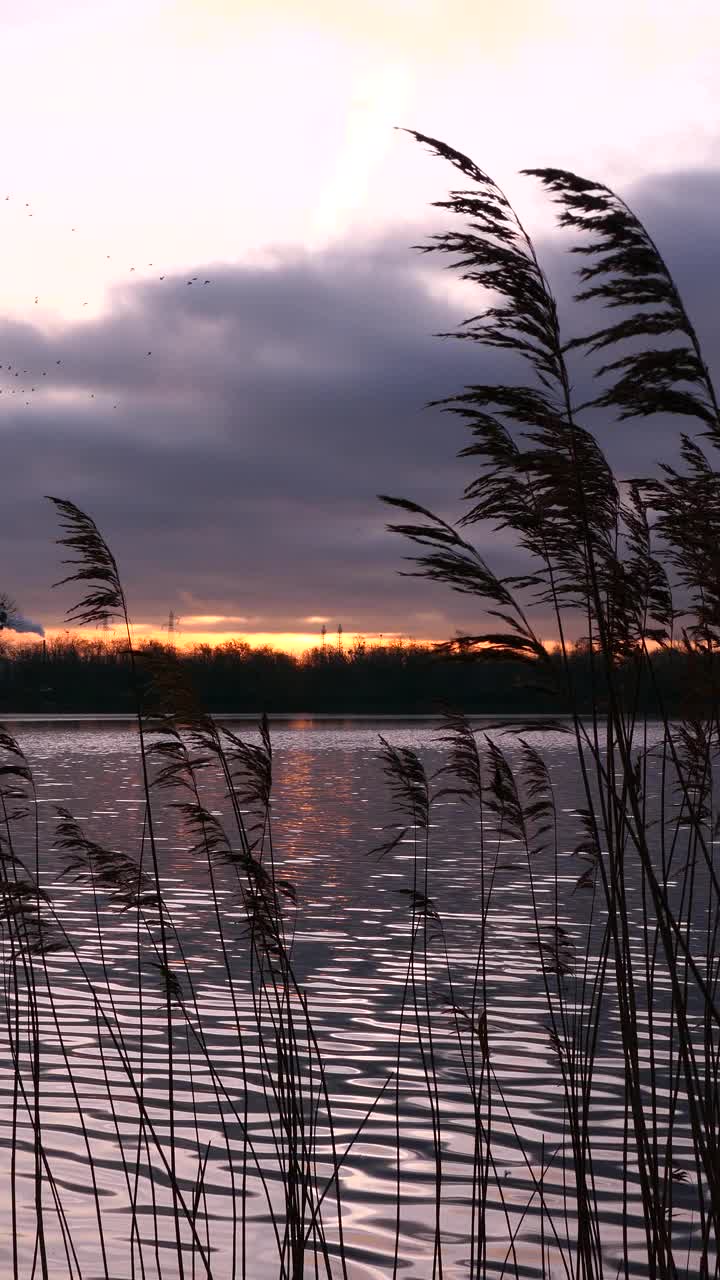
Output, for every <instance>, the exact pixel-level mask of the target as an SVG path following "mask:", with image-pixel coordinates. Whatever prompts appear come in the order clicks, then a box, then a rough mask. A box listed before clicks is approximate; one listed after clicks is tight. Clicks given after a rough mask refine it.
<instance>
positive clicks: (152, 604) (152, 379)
mask: <svg viewBox="0 0 720 1280" xmlns="http://www.w3.org/2000/svg"><path fill="white" fill-rule="evenodd" d="M0 32H1V34H2V46H1V47H2V75H1V76H0V100H1V101H2V110H3V119H4V128H3V146H2V188H1V189H0V260H1V272H0V290H1V295H0V364H1V365H2V368H1V369H0V391H2V395H0V433H1V436H2V452H1V454H0V458H1V459H2V463H1V464H0V465H1V466H2V476H3V482H2V503H0V538H1V539H2V558H1V560H0V590H5V591H7V592H8V593H9V594H10V595H12V596H13V597H14V598H15V599H16V600H17V601H18V604H19V606H20V609H21V611H22V613H23V614H24V615H25V616H26V617H27V618H30V619H32V620H34V621H36V622H38V623H40V624H42V625H44V626H45V627H46V628H48V629H50V630H52V629H53V628H57V627H60V626H63V625H64V624H63V612H64V609H65V608H66V607H67V605H68V604H69V603H70V602H71V596H70V595H69V594H68V593H67V591H65V590H64V589H63V591H52V590H51V586H50V584H51V583H52V582H53V581H54V580H55V579H56V578H58V577H59V576H61V574H60V572H59V567H58V559H59V556H58V554H57V548H55V547H54V546H53V538H54V537H55V536H56V533H55V522H54V515H53V512H52V511H51V509H50V507H49V504H47V503H45V502H44V500H43V495H44V494H46V493H48V492H49V493H55V494H58V495H59V496H62V497H67V498H70V499H72V500H73V501H74V502H76V503H77V504H78V505H80V506H81V507H83V508H85V509H87V510H88V511H89V512H90V513H91V514H92V515H93V516H94V517H95V518H96V520H97V522H98V524H99V525H100V527H101V529H102V530H103V532H104V533H105V535H106V536H107V538H108V540H109V541H110V543H111V545H112V547H113V549H114V551H115V553H116V556H117V558H118V560H119V562H120V566H121V570H122V573H123V577H124V580H125V584H126V588H127V593H128V595H129V598H130V601H131V607H132V610H133V614H134V617H135V619H136V621H137V624H138V628H139V634H151V633H153V631H155V632H156V629H157V628H158V627H159V625H160V624H161V623H162V622H163V621H164V620H165V619H166V618H167V615H168V611H169V610H170V609H173V610H174V611H175V612H176V613H177V614H178V615H180V617H181V619H182V631H181V633H180V634H181V635H182V637H183V638H184V639H185V640H188V639H193V638H196V637H203V638H207V637H208V636H210V635H214V636H228V635H243V636H246V637H247V638H248V639H251V640H252V639H253V638H257V639H262V640H267V639H268V638H269V639H274V640H275V642H277V643H282V644H283V645H286V646H292V645H293V644H295V645H298V644H304V643H310V642H311V641H312V639H313V637H317V636H318V635H319V631H320V627H321V625H322V623H323V621H324V620H325V621H326V625H327V627H328V630H329V632H332V631H334V629H335V628H336V627H337V624H338V622H339V621H340V622H342V625H343V628H344V630H345V632H346V634H348V635H350V634H352V633H356V632H359V633H364V634H367V635H377V634H378V633H383V634H385V635H389V634H397V635H400V634H402V635H405V636H415V637H416V638H423V639H425V638H427V639H429V638H432V639H439V638H443V637H446V636H448V635H450V634H452V633H453V631H455V630H456V629H457V628H466V627H471V628H472V627H473V626H474V621H473V607H472V604H471V603H470V602H469V601H468V600H467V599H466V598H463V597H460V596H457V595H453V594H452V593H450V592H449V591H448V590H447V589H445V588H442V587H438V586H435V585H434V584H429V583H423V582H419V581H415V580H412V579H408V578H399V577H398V576H397V572H396V571H397V569H398V568H399V567H401V557H402V554H403V551H404V548H403V547H402V545H401V544H400V542H399V541H398V540H397V539H395V538H393V537H392V536H391V535H389V534H387V533H386V532H385V531H384V526H385V520H386V514H385V511H384V510H383V508H382V507H381V505H380V504H379V503H378V501H377V499H376V494H377V493H378V492H391V493H400V494H403V495H404V496H408V497H412V498H415V499H416V500H417V501H420V502H422V503H423V504H425V505H428V506H432V507H433V508H434V509H436V510H438V511H439V512H440V513H441V514H443V515H444V516H445V517H446V518H450V519H454V518H456V517H457V516H458V515H459V514H460V513H461V510H462V504H461V502H460V494H461V491H462V488H463V486H464V485H465V484H466V483H467V482H468V481H469V480H470V479H471V477H472V471H471V469H470V463H468V462H467V461H465V462H459V461H458V460H457V459H456V458H455V454H456V453H457V450H458V449H459V448H461V447H462V445H463V444H464V443H465V439H464V434H463V428H462V426H461V424H459V423H458V422H455V421H454V420H452V419H451V418H449V417H448V416H447V415H442V414H441V413H440V412H439V411H435V410H433V411H429V410H427V409H424V408H423V406H424V404H425V403H426V402H427V401H428V400H429V399H431V398H440V397H442V396H444V395H449V394H451V393H452V392H453V391H456V390H459V389H460V388H461V387H462V385H463V384H464V383H465V382H467V381H478V380H479V378H478V359H479V358H482V357H478V354H477V352H475V353H473V352H472V351H470V350H468V349H466V348H465V347H464V345H463V344H460V343H453V342H449V341H442V340H440V339H438V338H434V337H433V336H432V335H433V334H434V333H436V332H438V331H440V330H447V329H448V328H452V327H454V326H455V325H456V324H457V323H458V322H459V321H461V320H462V319H463V317H464V315H466V314H468V313H469V312H470V311H472V309H473V307H474V308H475V309H478V308H477V305H476V304H477V301H478V300H477V299H475V298H472V299H471V298H469V296H468V292H467V291H466V290H464V289H461V288H460V287H459V286H458V285H457V284H456V283H455V282H454V281H453V279H452V277H451V276H450V275H449V274H448V273H447V272H442V271H441V270H440V267H439V264H438V263H437V262H436V261H435V260H434V259H433V258H427V257H420V256H419V255H418V254H417V253H416V252H413V250H412V248H411V246H412V245H414V244H417V243H418V241H420V240H423V239H425V238H426V237H427V235H428V234H429V233H430V232H432V231H433V230H436V229H437V228H438V226H440V225H442V220H441V218H440V215H439V214H438V212H437V211H433V210H431V209H429V208H428V205H429V202H430V201H431V200H433V199H442V198H443V197H444V195H445V194H446V192H447V189H448V187H449V186H451V185H453V178H452V172H451V171H450V170H448V168H447V167H445V166H444V165H443V164H442V163H441V162H440V161H439V160H437V159H434V158H432V157H431V156H430V155H428V154H427V153H426V152H425V151H424V150H423V149H422V148H420V147H418V146H417V144H416V143H414V142H413V141H412V140H411V139H410V138H409V137H408V136H407V135H406V134H404V133H401V132H398V131H397V130H396V129H395V126H398V125H402V126H409V127H412V128H416V129H419V130H421V131H424V132H427V133H431V134H434V135H435V136H438V137H441V138H443V139H445V140H446V141H447V142H449V143H450V144H452V145H453V146H455V147H457V148H459V149H460V150H463V151H467V152H468V153H469V154H471V155H472V156H473V158H474V159H475V160H476V161H477V162H478V163H479V164H481V165H482V166H483V167H484V168H485V169H486V170H488V171H489V172H490V173H491V174H492V175H493V176H494V177H495V178H496V179H497V180H498V181H499V182H500V183H501V184H502V185H503V186H505V187H506V189H507V191H508V193H509V194H510V195H511V197H513V198H514V199H515V201H516V203H517V204H518V206H519V207H520V209H521V212H522V215H523V217H524V220H525V221H526V223H527V224H528V225H529V226H530V227H531V229H532V230H533V232H534V233H535V235H536V238H537V242H538V246H539V248H540V250H541V252H543V254H544V255H545V260H546V265H547V267H548V271H549V274H550V276H551V278H553V279H556V280H557V285H558V291H559V294H560V298H561V300H562V299H563V297H567V296H569V292H570V288H571V284H570V281H569V278H568V275H567V271H566V270H563V266H562V255H561V241H560V239H559V237H558V233H557V232H556V230H555V228H554V226H553V215H552V212H551V210H549V209H548V207H547V204H546V203H545V202H544V201H543V200H542V198H541V196H540V193H539V192H538V190H537V189H536V187H535V186H534V185H533V183H532V182H531V181H530V180H529V179H526V178H522V177H519V176H518V170H520V169H521V168H523V167H526V166H531V165H532V166H537V165H556V166H560V167H565V168H571V169H575V170H577V171H578V172H580V173H582V174H585V175H587V176H593V177H598V178H600V179H602V180H603V181H605V182H607V183H609V184H610V185H612V186H615V187H617V188H619V189H620V190H621V191H622V193H623V195H625V196H626V197H627V198H628V199H629V200H630V201H631V203H633V204H634V206H635V207H636V209H637V211H638V212H639V213H640V214H641V216H643V217H644V218H645V220H646V221H647V223H648V225H649V227H650V229H651V231H652V232H653V234H654V235H655V238H656V239H657V241H658V243H659V245H660V247H661V249H662V250H663V251H664V252H665V254H666V256H667V258H668V261H669V263H670V265H671V267H672V268H673V269H674V270H675V273H676V276H677V279H678V282H679V284H680V286H681V288H682V290H683V292H684V294H685V297H686V300H687V302H688V305H689V308H690V310H691V312H692V314H693V315H694V318H695V320H696V322H697V326H698V328H699V330H700V334H701V337H702V338H703V339H704V341H705V343H706V348H707V351H708V354H709V355H710V357H711V358H712V359H716V358H717V356H718V347H719V338H720V335H719V333H718V321H717V302H716V296H715V291H716V284H713V283H712V282H711V280H710V278H709V276H708V263H709V262H712V263H713V264H714V266H715V270H717V265H718V263H720V230H719V223H718V208H719V207H720V146H719V143H720V112H719V110H718V108H719V107H720V87H719V86H720V77H718V75H717V66H718V56H719V54H720V6H718V4H717V2H716V0H686V2H685V3H684V4H683V5H682V6H681V5H678V4H677V3H676V2H674V3H664V2H663V0H647V3H645V2H641V0H617V2H616V0H606V3H605V4H603V5H602V6H590V5H588V4H585V3H582V0H567V2H560V0H498V3H495V2H494V0H467V2H464V0H361V3H359V4H354V5H351V4H343V3H341V2H339V0H284V2H283V0H262V2H258V3H251V2H249V0H177V2H176V3H172V2H167V3H161V2H159V0H121V2H117V3H116V2H115V0H25V3H24V4H22V5H20V4H19V3H14V2H13V3H6V2H3V0H0ZM188 281H191V283H190V284H188ZM206 281H208V282H209V283H205V282H206ZM485 361H486V363H485V365H484V366H483V368H484V372H483V375H482V378H483V380H485V377H486V375H487V369H488V365H487V357H485ZM16 374H17V375H18V376H17V377H16V376H15V375H16ZM661 435H662V426H657V425H653V424H650V425H648V424H646V423H644V424H637V425H633V426H632V428H631V429H627V428H626V429H624V430H623V431H622V432H621V433H618V434H616V435H615V436H614V437H613V439H612V440H608V441H605V440H604V441H603V443H604V444H607V445H608V448H609V451H610V453H611V455H612V456H613V458H614V460H615V461H617V462H618V465H619V466H620V468H621V469H622V468H623V467H627V469H628V473H629V474H633V473H635V472H637V469H638V466H639V465H641V464H642V465H643V466H644V468H645V469H646V468H647V465H648V459H649V460H650V461H651V460H652V459H653V458H654V457H655V456H656V452H657V450H658V448H659V437H660V436H661ZM483 549H484V550H485V551H486V552H487V554H488V558H489V559H490V560H491V561H492V562H493V563H499V565H500V567H501V568H502V567H503V566H504V565H505V564H508V563H511V562H512V552H511V550H510V549H509V548H508V547H506V546H505V545H504V544H503V542H502V539H500V540H497V539H495V540H493V542H492V544H488V546H487V547H484V548H483ZM503 557H504V559H503Z"/></svg>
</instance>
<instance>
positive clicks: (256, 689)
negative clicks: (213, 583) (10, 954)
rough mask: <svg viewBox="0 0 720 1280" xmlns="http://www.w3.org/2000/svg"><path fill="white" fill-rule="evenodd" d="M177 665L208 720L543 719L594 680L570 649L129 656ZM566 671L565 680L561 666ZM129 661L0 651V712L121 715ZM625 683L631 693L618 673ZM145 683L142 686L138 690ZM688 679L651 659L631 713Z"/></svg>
mask: <svg viewBox="0 0 720 1280" xmlns="http://www.w3.org/2000/svg"><path fill="white" fill-rule="evenodd" d="M163 655H165V656H167V657H168V659H171V660H172V661H173V662H177V663H178V664H179V665H180V668H181V670H182V672H183V675H184V676H185V678H186V679H187V680H188V682H189V683H190V684H191V685H192V687H193V688H194V689H195V690H196V692H197V694H198V696H199V699H200V701H201V702H202V704H203V706H204V707H205V708H206V709H207V710H208V711H211V712H214V713H261V712H263V711H266V712H268V713H276V714H278V713H283V712H288V713H293V714H298V713H302V712H305V713H311V712H315V713H325V714H332V713H337V714H347V715H350V714H378V715H380V714H408V715H409V714H414V715H419V714H432V713H435V712H438V711H439V710H441V709H443V708H448V707H450V708H458V709H462V710H463V711H465V712H467V713H469V714H474V715H478V714H490V715H494V714H503V713H507V714H511V713H512V714H522V713H526V712H528V713H536V714H554V713H562V712H563V710H564V706H563V702H564V699H563V697H562V694H561V693H560V692H559V690H560V689H561V688H562V687H567V680H568V677H569V679H570V681H571V683H572V687H573V689H574V693H575V698H576V700H577V705H578V706H580V707H581V708H583V709H585V708H587V709H590V708H591V707H592V705H593V698H594V697H595V698H597V696H598V694H599V696H600V698H601V699H602V686H603V679H602V672H601V670H599V669H598V664H597V662H596V661H595V656H594V655H593V653H592V652H591V651H590V650H589V649H588V647H587V646H586V645H583V644H581V643H579V644H577V645H575V646H574V648H573V649H571V650H570V652H569V653H568V654H567V655H566V656H565V658H564V659H563V658H562V656H561V654H560V651H559V650H553V649H550V651H549V663H547V664H545V665H544V666H543V667H542V668H541V667H540V664H539V663H538V662H536V661H532V662H527V661H514V660H510V659H503V660H497V658H494V659H493V655H492V654H488V659H490V660H485V661H483V660H482V657H483V655H482V654H478V653H477V652H473V653H465V652H463V648H462V645H461V644H458V643H455V645H453V646H446V647H445V648H442V647H438V646H435V647H434V646H431V645H426V644H418V643H412V642H411V643H399V642H390V643H387V644H384V645H368V644H366V643H364V642H363V641H362V640H359V641H356V642H355V643H353V644H352V645H349V646H347V647H345V648H344V649H340V648H338V647H335V646H330V645H327V646H318V647H317V648H314V649H310V650H308V651H306V652H305V653H303V654H300V655H293V654H290V653H286V652H283V651H281V650H278V649H274V648H271V647H268V646H265V647H259V648H253V647H252V646H250V645H249V644H248V643H247V642H245V641H242V640H232V641H228V642H225V643H223V644H218V645H215V646H211V645H208V644H198V645H196V646H194V647H188V648H183V649H177V650H176V649H174V648H173V647H172V646H170V645H162V644H158V643H157V642H151V643H148V644H145V645H141V646H140V648H139V650H138V651H137V654H136V657H137V658H139V662H140V666H141V669H142V665H143V659H144V658H145V659H146V660H147V668H148V671H149V670H150V668H151V666H152V664H153V663H157V659H158V658H162V657H163ZM563 662H564V663H565V670H564V671H563V670H561V664H562V663H563ZM129 676H130V672H129V655H128V653H127V649H126V647H125V646H124V644H123V643H122V642H120V641H118V640H115V639H104V638H99V639H87V638H85V637H83V636H80V635H75V634H70V635H68V636H63V637H57V638H53V639H51V640H48V641H46V642H44V643H43V644H10V643H7V642H0V714H3V713H5V714H8V713H10V712H35V713H43V712H46V713H48V714H52V713H73V712H77V713H82V714H101V713H120V712H132V711H133V710H134V700H133V693H132V685H131V681H130V678H129ZM626 677H627V680H628V681H629V682H632V683H633V688H635V685H636V684H637V673H636V672H635V671H634V669H633V668H632V665H631V664H628V669H627V672H626ZM149 679H150V676H148V680H149ZM691 685H692V681H691V680H690V678H689V672H688V656H687V655H686V654H683V653H681V652H679V651H678V650H674V649H664V650H658V651H657V652H656V653H655V654H654V655H653V657H652V662H651V664H650V668H649V670H648V671H643V673H642V676H641V679H640V682H639V684H637V698H638V707H639V709H642V710H643V711H644V712H646V713H647V712H649V713H650V714H653V713H656V712H657V713H659V712H660V711H661V710H662V709H663V708H664V709H665V710H666V711H669V712H670V713H672V714H675V713H677V712H678V710H682V709H683V706H684V703H685V702H686V701H687V696H688V691H689V689H690V688H691Z"/></svg>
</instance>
